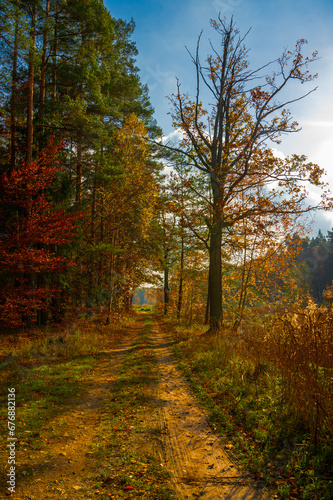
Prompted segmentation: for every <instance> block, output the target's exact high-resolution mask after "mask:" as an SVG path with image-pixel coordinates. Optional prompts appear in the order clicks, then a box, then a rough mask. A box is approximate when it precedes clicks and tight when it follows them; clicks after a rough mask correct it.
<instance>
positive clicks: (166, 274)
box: [164, 267, 169, 316]
mask: <svg viewBox="0 0 333 500" xmlns="http://www.w3.org/2000/svg"><path fill="white" fill-rule="evenodd" d="M168 306H169V268H168V267H165V268H164V315H165V316H166V315H167V314H168Z"/></svg>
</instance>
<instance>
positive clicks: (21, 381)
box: [0, 320, 114, 449]
mask: <svg viewBox="0 0 333 500" xmlns="http://www.w3.org/2000/svg"><path fill="white" fill-rule="evenodd" d="M113 341H114V338H112V335H111V336H110V329H107V328H106V327H104V326H102V325H98V324H97V323H89V322H86V321H84V320H82V321H80V322H78V323H77V324H76V325H72V326H71V327H70V328H69V329H67V330H63V331H59V332H57V333H55V332H53V331H48V330H46V331H38V330H36V331H33V332H30V333H29V334H25V336H21V337H11V336H10V335H8V336H6V337H2V343H1V345H2V352H1V355H2V363H1V364H0V390H1V397H0V419H1V420H2V421H4V422H5V421H6V420H7V398H8V388H12V389H15V395H16V398H15V413H16V415H15V436H16V437H17V439H18V441H17V443H18V444H19V445H20V446H22V447H29V449H42V448H45V447H46V446H47V441H48V438H49V437H52V436H53V435H54V432H56V431H55V430H54V429H53V428H52V425H50V422H52V420H53V419H54V418H55V417H56V416H57V415H60V414H62V413H66V412H67V411H68V409H69V408H70V407H72V405H73V404H75V402H76V401H79V400H80V398H82V396H83V395H84V394H85V392H86V390H87V384H88V381H87V376H88V375H89V374H90V373H91V371H92V370H93V369H94V366H95V365H96V363H97V362H98V360H99V359H100V358H101V357H103V356H106V353H105V350H106V349H108V347H109V346H110V344H112V342H113ZM3 426H4V427H7V426H6V425H5V423H3ZM6 439H7V435H6V432H4V433H1V437H0V446H4V445H5V442H6Z"/></svg>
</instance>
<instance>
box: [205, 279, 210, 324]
mask: <svg viewBox="0 0 333 500" xmlns="http://www.w3.org/2000/svg"><path fill="white" fill-rule="evenodd" d="M208 283H209V280H208ZM209 310H210V307H209V286H208V292H207V300H206V313H205V323H204V324H205V325H208V323H209Z"/></svg>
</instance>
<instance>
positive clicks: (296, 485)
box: [169, 327, 333, 500]
mask: <svg viewBox="0 0 333 500" xmlns="http://www.w3.org/2000/svg"><path fill="white" fill-rule="evenodd" d="M169 328H170V331H171V330H172V328H171V327H169ZM192 332H193V330H192ZM192 332H191V333H190V334H189V332H186V331H184V330H183V331H182V332H180V329H179V328H177V330H176V331H174V332H173V333H172V335H173V338H174V340H176V341H177V342H176V343H175V346H174V353H175V355H176V357H177V359H178V363H179V366H180V368H181V369H182V370H183V372H184V373H185V375H186V377H187V379H188V381H189V382H190V384H191V386H192V388H193V390H194V392H195V393H196V395H197V397H198V398H199V399H200V400H201V402H202V404H203V405H204V406H205V408H206V410H207V411H208V414H209V416H210V420H211V422H212V425H213V426H214V428H215V430H216V431H217V432H219V433H220V434H221V435H222V436H223V437H224V438H225V439H226V440H228V442H229V443H230V444H229V445H228V446H229V448H230V451H232V453H233V454H234V455H235V456H236V457H237V459H238V461H239V464H240V465H241V466H243V467H244V468H246V469H247V470H249V471H250V472H251V473H252V475H253V478H254V479H256V480H260V481H265V482H266V483H267V484H269V485H270V486H272V487H274V488H275V489H276V491H277V493H276V495H277V496H276V498H281V499H282V498H284V499H287V498H288V499H293V498H294V499H296V498H297V499H310V498H311V499H313V500H315V499H316V500H319V499H320V500H324V499H325V500H331V499H332V498H333V481H332V463H333V461H332V458H333V446H332V443H330V441H329V440H327V441H322V442H321V446H320V447H315V446H314V444H313V442H312V439H311V433H309V428H308V427H307V425H306V422H304V420H303V419H302V418H299V417H298V415H297V414H295V413H294V412H293V411H292V407H291V405H289V404H288V401H287V400H286V391H285V387H284V384H285V380H284V379H283V378H282V377H281V374H280V373H279V372H278V370H276V368H275V367H274V366H272V365H270V364H269V363H268V362H265V361H263V360H261V362H255V361H254V360H253V359H251V358H247V357H245V356H244V355H243V356H242V355H241V354H240V352H238V351H237V349H235V347H234V339H231V340H229V339H228V337H227V335H226V336H225V337H224V338H222V336H217V337H215V338H213V337H212V338H210V337H202V336H199V335H196V334H193V333H192Z"/></svg>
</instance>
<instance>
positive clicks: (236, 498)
mask: <svg viewBox="0 0 333 500" xmlns="http://www.w3.org/2000/svg"><path fill="white" fill-rule="evenodd" d="M152 338H153V343H154V345H153V348H154V349H155V355H156V356H157V360H158V366H159V387H158V398H159V401H160V405H161V411H162V419H161V420H162V431H163V444H164V453H165V457H166V466H167V469H168V470H169V471H170V472H171V474H172V477H173V482H174V487H175V489H176V491H177V499H179V500H182V499H190V498H200V499H204V500H213V499H216V500H218V499H230V500H231V499H233V500H240V499H244V500H245V499H253V500H254V499H269V498H272V497H271V496H269V494H268V492H267V491H263V490H261V489H259V488H256V487H255V484H253V482H251V480H250V479H249V478H248V477H246V475H245V474H244V473H242V472H241V471H240V470H239V469H238V468H237V466H236V465H235V460H234V459H233V458H232V457H231V456H230V454H228V452H227V449H228V445H227V443H223V442H222V440H221V439H220V438H219V436H217V435H216V434H214V432H213V430H212V428H211V426H210V424H209V421H208V419H207V417H206V415H205V413H204V411H203V409H202V408H201V407H200V406H199V404H198V402H197V401H196V399H195V398H194V396H192V394H191V392H190V389H189V386H188V384H187V382H186V380H185V378H184V376H183V375H182V374H181V372H180V370H179V369H178V368H177V367H176V364H175V361H174V359H173V355H172V348H171V344H172V343H171V342H170V339H169V336H168V334H167V332H165V331H164V329H163V327H162V326H159V325H158V323H156V322H155V324H154V327H153V332H152Z"/></svg>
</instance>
